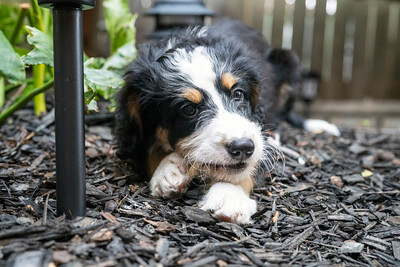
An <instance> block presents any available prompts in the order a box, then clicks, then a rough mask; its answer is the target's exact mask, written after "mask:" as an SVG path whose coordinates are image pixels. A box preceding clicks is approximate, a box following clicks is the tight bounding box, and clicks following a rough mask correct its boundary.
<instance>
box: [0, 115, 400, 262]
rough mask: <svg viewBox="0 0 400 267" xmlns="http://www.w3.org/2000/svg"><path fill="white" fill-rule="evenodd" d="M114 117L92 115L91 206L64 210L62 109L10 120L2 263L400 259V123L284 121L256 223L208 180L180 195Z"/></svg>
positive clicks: (3, 151) (3, 131) (2, 136)
mask: <svg viewBox="0 0 400 267" xmlns="http://www.w3.org/2000/svg"><path fill="white" fill-rule="evenodd" d="M111 129H112V127H110V124H101V125H91V126H87V131H86V132H87V134H86V155H87V165H86V166H87V216H86V217H84V218H76V219H75V220H72V221H69V220H66V219H65V217H63V216H61V217H57V215H56V199H55V198H56V196H55V188H56V182H55V181H56V180H55V178H56V174H55V138H54V115H52V113H49V115H47V116H45V117H43V118H41V119H39V118H36V117H34V116H33V115H32V112H31V111H30V110H22V111H19V112H18V113H17V115H16V116H14V117H13V122H12V123H11V124H7V125H3V126H1V128H0V266H28V265H29V266H59V265H63V266H130V265H142V266H156V265H157V266H160V264H161V265H164V266H176V265H183V266H204V265H208V266H226V265H230V266H234V265H236V266H262V265H271V264H275V265H307V266H321V265H332V264H334V265H337V266H400V134H397V135H396V134H383V133H379V132H377V131H373V130H365V129H364V130H355V129H341V130H342V136H341V137H339V138H335V137H331V136H328V135H325V134H308V133H304V132H301V131H299V130H295V129H292V128H289V127H283V129H282V132H281V141H282V143H283V147H282V152H283V153H284V154H285V168H282V164H280V165H279V166H278V167H277V168H276V170H275V171H274V172H272V173H266V174H265V177H264V179H262V181H260V182H259V186H258V188H257V189H256V190H255V192H254V193H253V194H252V197H253V198H254V199H256V200H257V201H258V212H257V213H256V214H255V215H254V216H253V219H254V223H253V224H252V225H248V226H240V225H236V224H231V223H226V222H217V221H216V220H215V219H214V218H213V217H212V216H211V215H210V214H209V213H207V212H204V211H202V210H200V209H199V208H198V206H197V204H196V203H197V202H198V200H199V198H200V197H201V187H202V186H199V187H194V188H193V189H191V190H189V191H188V192H187V193H186V194H185V195H184V196H182V197H180V198H177V199H173V200H159V199H154V198H152V197H150V195H149V189H148V186H147V183H146V182H135V181H138V177H137V176H136V175H135V174H134V173H133V172H132V171H131V170H130V169H129V167H128V165H126V164H125V163H122V162H120V161H118V160H117V159H116V158H115V156H114V153H115V150H114V147H113V145H112V139H113V136H112V130H111Z"/></svg>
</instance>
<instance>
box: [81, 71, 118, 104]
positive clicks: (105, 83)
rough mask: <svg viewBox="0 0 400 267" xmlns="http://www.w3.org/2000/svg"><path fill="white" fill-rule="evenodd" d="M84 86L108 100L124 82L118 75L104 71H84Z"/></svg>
mask: <svg viewBox="0 0 400 267" xmlns="http://www.w3.org/2000/svg"><path fill="white" fill-rule="evenodd" d="M84 77H85V83H86V86H87V87H88V88H90V89H92V90H95V91H96V92H97V94H99V95H101V96H102V97H103V98H104V99H110V98H111V97H112V96H113V95H114V93H115V92H116V91H117V90H118V88H120V87H121V86H122V84H123V83H124V80H123V79H122V78H121V76H119V75H118V74H116V73H114V72H112V71H109V70H104V69H99V70H96V69H89V68H86V69H85V74H84Z"/></svg>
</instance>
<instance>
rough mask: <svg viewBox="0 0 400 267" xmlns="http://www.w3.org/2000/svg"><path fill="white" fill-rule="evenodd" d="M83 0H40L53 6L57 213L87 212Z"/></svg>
mask: <svg viewBox="0 0 400 267" xmlns="http://www.w3.org/2000/svg"><path fill="white" fill-rule="evenodd" d="M82 2H84V4H87V3H88V2H92V3H93V5H92V6H94V4H95V1H88V0H86V1H84V0H81V1H74V0H66V1H65V0H63V1H57V0H48V1H39V4H42V5H45V6H46V5H47V6H48V5H51V7H53V38H54V89H55V117H56V119H55V120H56V174H57V185H56V186H57V213H58V215H62V214H65V215H66V216H67V218H69V219H71V218H75V217H76V216H85V210H86V181H85V180H86V177H85V165H86V164H85V128H84V111H85V110H84V98H83V37H82V4H83V3H82Z"/></svg>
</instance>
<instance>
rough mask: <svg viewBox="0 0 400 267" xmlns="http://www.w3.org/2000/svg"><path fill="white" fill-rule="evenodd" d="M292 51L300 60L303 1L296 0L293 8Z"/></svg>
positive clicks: (304, 5) (302, 31)
mask: <svg viewBox="0 0 400 267" xmlns="http://www.w3.org/2000/svg"><path fill="white" fill-rule="evenodd" d="M294 8H295V9H294V17H293V40H292V49H293V51H294V52H296V54H297V55H298V56H299V57H300V59H301V54H302V52H303V34H304V15H305V13H306V4H305V0H297V1H296V3H295V7H294Z"/></svg>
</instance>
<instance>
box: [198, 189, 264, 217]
mask: <svg viewBox="0 0 400 267" xmlns="http://www.w3.org/2000/svg"><path fill="white" fill-rule="evenodd" d="M200 205H202V207H201V209H202V210H212V211H213V212H214V217H216V218H217V219H219V220H220V221H228V222H236V223H239V224H250V223H252V220H251V215H253V214H254V213H256V211H257V203H256V202H255V201H254V200H252V199H250V198H249V196H248V195H247V194H246V193H245V192H244V190H243V189H242V187H240V186H238V185H233V184H228V183H216V184H214V185H213V186H212V187H211V188H210V190H209V191H208V192H207V194H206V195H205V196H204V198H203V200H202V201H201V203H200Z"/></svg>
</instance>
